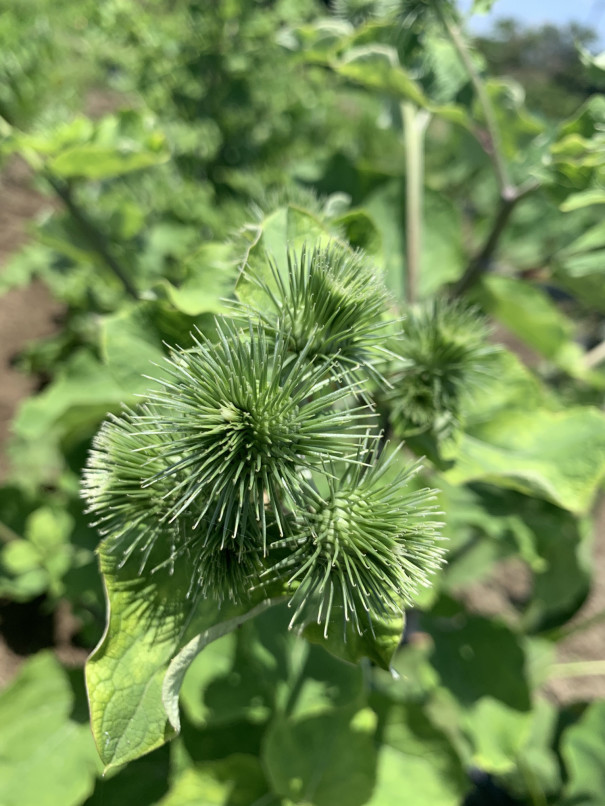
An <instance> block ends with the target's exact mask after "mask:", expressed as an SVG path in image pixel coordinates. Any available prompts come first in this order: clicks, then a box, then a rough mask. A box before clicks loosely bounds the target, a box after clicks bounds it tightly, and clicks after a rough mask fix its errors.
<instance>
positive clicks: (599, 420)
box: [445, 406, 605, 513]
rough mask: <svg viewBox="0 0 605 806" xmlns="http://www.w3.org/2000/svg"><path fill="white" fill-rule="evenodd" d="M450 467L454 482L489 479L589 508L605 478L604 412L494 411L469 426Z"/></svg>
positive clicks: (571, 506) (576, 409) (570, 507)
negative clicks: (483, 420) (488, 417)
mask: <svg viewBox="0 0 605 806" xmlns="http://www.w3.org/2000/svg"><path fill="white" fill-rule="evenodd" d="M452 454H453V455H452V458H455V465H454V466H453V467H452V468H451V469H450V470H448V471H447V472H446V474H445V476H446V479H447V480H448V481H450V482H452V483H454V484H462V483H465V482H469V481H484V482H489V483H490V484H497V485H500V486H503V487H510V488H512V489H516V490H519V491H520V492H524V493H527V494H528V495H534V496H537V497H539V498H545V499H546V500H549V501H552V502H553V503H555V504H557V505H558V506H560V507H562V508H563V509H568V510H570V511H571V512H575V513H583V512H586V511H587V510H588V509H589V508H590V506H591V504H592V501H593V499H594V496H595V493H596V491H597V489H598V488H599V485H600V484H601V483H602V481H603V478H605V415H603V413H602V412H600V411H598V410H597V409H593V408H589V407H586V408H581V407H579V406H578V407H573V408H569V409H567V410H566V411H562V412H553V411H548V410H547V409H539V408H534V409H533V410H532V409H529V410H528V411H522V410H516V411H515V410H512V411H509V412H507V411H501V412H499V413H497V414H494V415H493V416H492V417H491V418H490V419H489V420H488V421H486V422H482V423H477V424H475V425H473V426H469V427H468V428H467V431H466V433H464V434H463V435H462V437H461V439H460V442H459V443H458V444H457V446H456V447H455V449H454V450H453V452H452Z"/></svg>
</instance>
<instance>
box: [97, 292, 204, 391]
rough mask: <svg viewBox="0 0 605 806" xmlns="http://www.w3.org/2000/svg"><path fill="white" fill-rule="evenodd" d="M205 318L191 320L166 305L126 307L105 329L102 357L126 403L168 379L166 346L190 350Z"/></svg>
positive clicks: (106, 320)
mask: <svg viewBox="0 0 605 806" xmlns="http://www.w3.org/2000/svg"><path fill="white" fill-rule="evenodd" d="M198 324H202V321H201V318H198V319H195V318H193V317H191V316H187V315H185V314H184V313H181V312H180V311H178V310H176V311H175V310H174V309H173V308H172V306H171V305H169V304H167V303H166V302H163V301H153V302H152V301H145V302H137V303H135V304H133V305H129V306H125V307H123V308H122V310H120V311H118V312H117V313H115V314H112V315H111V316H108V317H106V318H105V319H104V320H103V322H102V325H101V355H102V358H103V362H104V364H105V365H106V366H107V367H108V369H109V371H110V373H111V375H112V377H113V378H114V380H115V381H116V382H117V383H118V384H119V385H120V387H121V388H122V389H123V393H122V394H123V396H124V399H125V400H126V401H129V402H130V401H131V400H132V399H133V398H134V396H135V395H137V394H140V393H143V392H145V391H147V390H148V389H149V388H150V387H152V386H153V381H152V380H150V378H154V379H161V378H163V377H165V375H166V372H165V369H164V367H165V366H166V362H165V361H164V357H165V356H166V355H167V354H168V348H167V347H166V344H174V345H179V346H180V347H188V346H190V344H191V338H192V331H193V330H194V328H195V327H196V325H198Z"/></svg>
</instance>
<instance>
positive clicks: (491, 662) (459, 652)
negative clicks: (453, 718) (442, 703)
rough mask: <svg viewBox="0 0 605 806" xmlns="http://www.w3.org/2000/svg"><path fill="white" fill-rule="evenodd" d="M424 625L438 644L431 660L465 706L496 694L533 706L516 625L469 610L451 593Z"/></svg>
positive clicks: (516, 705) (512, 704)
mask: <svg viewBox="0 0 605 806" xmlns="http://www.w3.org/2000/svg"><path fill="white" fill-rule="evenodd" d="M421 626H422V628H423V629H424V630H426V631H427V632H429V633H430V634H431V636H432V637H433V640H434V643H435V648H434V651H433V655H432V658H431V663H432V664H433V666H434V668H435V669H436V671H437V673H438V674H439V676H440V678H441V682H442V684H443V685H444V686H445V687H446V688H447V689H449V691H450V692H451V694H452V695H453V696H454V697H455V698H456V700H457V701H458V702H459V703H460V704H461V705H462V706H463V707H465V708H472V707H473V706H474V705H475V704H476V703H477V702H478V701H479V700H481V699H482V698H484V697H490V698H492V699H496V700H500V701H501V702H503V703H504V704H505V705H506V706H508V707H509V708H512V709H515V710H517V711H527V710H528V709H529V707H530V692H529V687H528V682H527V675H526V671H525V654H524V651H523V646H522V644H521V641H520V638H519V636H518V635H517V634H516V633H515V632H514V631H513V630H511V629H510V627H508V626H507V625H505V624H504V623H503V622H500V621H497V620H495V619H494V620H490V619H488V618H485V617H483V616H477V615H473V614H471V613H468V612H466V611H465V610H464V609H463V608H462V606H461V605H459V604H457V603H456V602H454V601H453V600H451V599H447V598H445V597H444V598H443V599H441V600H439V602H438V603H437V605H436V606H435V608H434V609H433V610H432V611H431V612H430V613H428V614H424V615H423V616H422V618H421ZM495 647H497V648H498V649H497V651H494V648H495ZM503 658H506V662H503Z"/></svg>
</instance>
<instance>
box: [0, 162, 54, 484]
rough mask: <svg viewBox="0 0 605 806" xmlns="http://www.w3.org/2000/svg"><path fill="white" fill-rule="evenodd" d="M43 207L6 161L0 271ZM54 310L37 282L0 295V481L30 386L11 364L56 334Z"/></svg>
mask: <svg viewBox="0 0 605 806" xmlns="http://www.w3.org/2000/svg"><path fill="white" fill-rule="evenodd" d="M48 207H50V204H49V202H48V200H47V199H45V198H44V197H42V196H41V195H40V194H39V193H37V192H36V191H35V190H33V189H32V188H31V187H30V182H29V171H28V169H27V166H26V165H25V164H24V163H23V162H21V161H19V160H14V161H12V162H11V163H10V164H9V165H8V166H7V167H6V168H5V170H4V171H3V173H2V175H0V271H1V270H2V266H3V265H4V264H5V263H6V261H7V260H8V258H9V257H10V256H11V255H12V254H13V253H14V252H16V251H17V249H18V248H19V247H20V246H21V245H22V244H23V243H25V241H26V239H27V227H28V224H29V222H30V221H31V219H32V218H33V217H34V216H36V215H38V214H39V213H40V212H42V211H43V210H44V209H47V208H48ZM60 312H61V306H60V305H59V304H58V303H57V302H55V301H54V300H53V299H52V298H51V296H50V294H49V293H48V291H47V289H46V288H45V287H44V286H43V285H42V284H41V283H39V282H34V283H32V284H31V285H28V286H27V287H26V288H15V289H13V290H11V291H9V292H8V293H7V294H5V295H3V296H0V478H1V477H2V476H3V475H5V474H6V472H7V469H8V462H7V459H6V456H5V450H4V449H5V446H6V441H7V438H8V436H9V424H10V421H11V419H12V417H13V414H14V412H15V409H16V408H17V404H18V403H19V401H20V400H22V399H23V398H25V397H27V395H29V394H30V393H31V392H32V390H33V388H34V386H35V381H34V379H32V378H28V377H27V376H26V375H23V374H21V373H19V372H17V371H16V370H15V369H14V367H13V366H12V362H13V360H14V358H15V356H16V355H17V354H18V353H19V351H20V350H22V349H23V348H24V347H25V345H26V344H27V342H29V341H32V340H34V339H39V338H41V337H43V336H48V335H50V334H51V333H53V332H55V331H56V330H57V324H56V318H57V316H58V315H59V314H60Z"/></svg>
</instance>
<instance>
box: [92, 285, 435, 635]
mask: <svg viewBox="0 0 605 806" xmlns="http://www.w3.org/2000/svg"><path fill="white" fill-rule="evenodd" d="M324 280H325V278H324ZM322 282H323V281H322ZM292 325H293V322H292V321H289V322H286V321H284V320H280V322H279V323H278V324H274V326H273V328H272V330H271V331H270V332H267V329H266V327H265V325H264V324H263V323H260V324H259V323H258V322H255V321H252V320H249V321H248V322H247V323H246V325H245V326H242V321H241V320H238V319H236V320H228V319H227V320H219V321H217V324H216V338H215V339H214V340H212V341H211V340H209V339H208V338H205V337H203V336H199V337H197V338H195V339H194V346H193V347H192V348H191V349H187V350H183V349H179V348H175V349H174V350H173V351H172V352H171V354H170V356H169V358H168V359H167V365H166V374H165V375H163V376H162V378H161V379H158V380H157V381H156V383H157V387H156V388H155V389H154V390H153V391H150V392H149V394H148V395H147V398H146V400H145V401H144V402H143V403H142V404H141V405H140V406H139V407H138V408H136V409H134V410H127V411H125V412H124V413H123V414H122V415H121V416H113V417H111V418H109V419H108V420H107V422H106V423H105V424H104V425H103V426H102V428H101V430H100V431H99V434H98V436H97V438H96V439H95V441H94V444H93V449H92V451H91V453H90V456H89V460H88V465H87V468H86V471H85V475H84V484H83V491H84V497H85V498H86V500H87V503H88V509H89V512H91V513H93V514H94V515H95V517H96V519H97V524H98V526H99V528H100V531H101V532H102V534H103V535H104V536H105V542H104V554H105V556H108V555H109V556H110V555H112V554H113V555H114V557H115V558H116V559H115V567H117V569H118V570H119V569H120V568H122V567H123V566H124V565H125V564H126V563H128V562H130V561H132V562H136V563H138V568H136V571H138V573H139V575H144V574H145V573H147V572H150V573H155V572H157V571H159V570H160V569H164V570H166V569H167V570H168V572H169V576H172V574H173V573H174V572H175V571H178V573H177V574H176V576H177V577H178V578H179V579H180V580H183V579H185V580H186V581H185V583H183V584H184V585H185V586H188V589H187V593H186V595H187V596H189V597H192V598H197V597H200V596H201V597H203V598H207V597H209V598H212V599H214V600H216V601H218V602H221V601H222V600H223V599H226V598H230V599H231V600H233V601H234V602H236V603H238V604H242V603H245V602H249V601H250V595H251V594H253V593H254V592H256V591H258V590H259V589H267V588H270V589H271V592H272V593H271V596H273V595H274V592H275V593H276V594H277V595H283V596H287V597H289V598H290V604H291V606H292V607H293V608H294V616H293V619H292V625H300V626H303V625H304V624H308V623H309V621H310V620H313V621H315V622H317V623H319V624H322V625H323V627H324V632H325V634H326V635H327V633H328V630H329V629H335V628H334V627H330V625H333V624H334V622H335V621H337V622H338V621H339V620H340V619H342V625H344V629H345V631H346V629H347V625H349V624H352V626H353V628H354V629H356V630H357V631H358V632H360V633H361V632H362V631H366V630H368V629H369V630H373V623H375V622H376V620H377V619H381V618H383V617H390V616H393V615H397V614H400V613H401V612H402V610H403V608H404V606H405V605H406V604H407V603H408V602H409V601H410V600H411V598H412V597H413V595H414V593H415V591H416V590H417V589H418V587H419V586H421V585H425V584H427V580H428V576H429V574H430V573H431V572H432V571H434V570H435V569H436V568H437V567H438V566H439V564H440V562H441V558H442V550H441V549H440V548H439V546H438V544H437V542H436V541H437V539H438V538H437V535H438V528H439V524H438V523H437V522H436V521H435V519H434V518H435V512H434V506H433V504H432V501H433V493H432V491H429V490H420V491H418V490H416V489H415V488H414V486H413V483H412V477H413V476H414V475H415V473H416V470H417V469H418V467H417V466H413V467H410V468H404V469H403V470H399V471H398V472H397V471H396V470H395V466H396V465H397V463H399V462H400V461H401V460H400V454H399V453H398V452H394V453H393V454H391V455H390V458H388V459H387V458H386V456H385V454H384V453H383V454H380V444H381V441H380V439H379V434H378V433H377V432H376V430H375V427H374V421H375V418H374V414H373V412H371V411H369V409H368V407H367V406H365V405H362V406H359V405H357V404H356V403H355V401H356V392H357V385H358V382H357V381H353V380H352V379H351V378H350V376H349V373H348V372H347V371H345V370H343V369H342V366H341V365H340V364H339V363H338V361H337V360H335V359H331V358H329V356H328V355H325V356H322V357H318V356H317V355H316V356H315V357H314V358H313V357H312V356H311V355H310V353H311V352H312V348H313V340H312V338H309V339H308V340H307V342H306V343H303V342H302V341H301V342H300V350H299V351H298V352H296V353H294V352H292V350H291V344H292V339H293V338H299V337H300V338H301V339H302V336H301V335H300V333H297V334H296V336H293V331H292ZM337 352H338V351H336V352H335V355H336V354H337ZM177 565H178V567H177ZM129 568H130V566H129ZM254 595H256V594H255V593H254Z"/></svg>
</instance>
